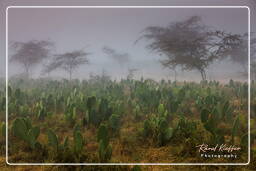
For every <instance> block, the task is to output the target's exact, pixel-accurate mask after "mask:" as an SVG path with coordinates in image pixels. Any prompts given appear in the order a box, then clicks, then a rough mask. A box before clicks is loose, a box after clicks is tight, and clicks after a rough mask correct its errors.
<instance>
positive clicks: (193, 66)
mask: <svg viewBox="0 0 256 171" xmlns="http://www.w3.org/2000/svg"><path fill="white" fill-rule="evenodd" d="M240 38H241V36H240V35H237V34H230V33H226V32H223V31H218V30H212V29H211V28H210V27H209V26H206V25H204V24H203V22H202V20H201V18H200V17H199V16H192V17H190V18H189V19H187V20H185V21H181V22H174V23H171V24H169V25H168V26H167V27H159V26H154V27H147V28H146V29H145V30H144V32H143V35H142V36H141V37H140V38H139V39H138V40H140V39H147V40H150V41H151V43H150V44H148V45H147V46H146V47H147V48H148V49H150V50H152V51H154V52H157V53H160V54H161V55H163V56H164V57H165V59H163V60H160V62H161V64H162V65H163V66H164V67H168V68H171V69H173V68H176V67H177V66H180V67H181V69H182V70H198V71H199V72H200V74H201V77H202V80H205V79H206V69H207V67H208V66H209V65H210V64H211V63H213V62H214V61H216V60H220V59H223V58H224V57H227V54H228V53H230V51H232V48H234V47H236V46H238V45H239V44H240V43H241V40H240ZM138 40H137V41H138ZM137 41H136V42H137Z"/></svg>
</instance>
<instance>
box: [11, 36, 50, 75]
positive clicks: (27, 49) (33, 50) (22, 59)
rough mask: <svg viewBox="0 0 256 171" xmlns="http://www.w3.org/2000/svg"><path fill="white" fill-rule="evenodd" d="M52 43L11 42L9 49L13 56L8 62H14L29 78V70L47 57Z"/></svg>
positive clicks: (42, 41)
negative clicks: (20, 66)
mask: <svg viewBox="0 0 256 171" xmlns="http://www.w3.org/2000/svg"><path fill="white" fill-rule="evenodd" d="M52 47H53V43H52V42H50V41H45V40H41V41H38V40H31V41H28V42H13V43H12V44H11V49H12V50H13V52H14V53H13V55H12V56H11V58H10V62H16V63H18V64H20V65H22V67H23V68H24V70H25V73H26V76H27V77H29V75H30V72H31V70H32V69H33V68H34V67H35V66H36V65H38V64H39V63H41V62H42V61H43V60H44V59H45V58H47V57H49V55H50V52H51V50H52Z"/></svg>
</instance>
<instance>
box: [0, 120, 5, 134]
mask: <svg viewBox="0 0 256 171" xmlns="http://www.w3.org/2000/svg"><path fill="white" fill-rule="evenodd" d="M0 134H1V136H2V137H5V135H6V124H5V122H1V123H0Z"/></svg>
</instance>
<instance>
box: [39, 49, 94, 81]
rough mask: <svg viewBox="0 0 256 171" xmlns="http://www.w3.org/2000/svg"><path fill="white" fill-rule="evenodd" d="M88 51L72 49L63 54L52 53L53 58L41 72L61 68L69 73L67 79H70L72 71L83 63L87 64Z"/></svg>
mask: <svg viewBox="0 0 256 171" xmlns="http://www.w3.org/2000/svg"><path fill="white" fill-rule="evenodd" d="M89 54H90V53H88V52H84V51H83V50H74V51H72V52H66V53H63V54H56V55H54V59H53V61H52V62H50V63H49V64H48V65H46V66H45V68H44V70H43V72H45V73H50V72H51V71H53V70H56V69H63V70H64V71H66V72H68V73H69V80H71V79H72V74H73V72H74V71H75V70H76V69H77V68H78V67H79V66H81V65H83V64H89V60H88V59H87V56H88V55H89Z"/></svg>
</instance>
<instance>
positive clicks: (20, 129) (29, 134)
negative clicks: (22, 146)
mask: <svg viewBox="0 0 256 171" xmlns="http://www.w3.org/2000/svg"><path fill="white" fill-rule="evenodd" d="M12 131H13V134H14V136H16V137H18V138H20V139H21V140H23V141H25V142H27V143H28V144H29V145H30V147H31V148H32V149H34V148H35V145H36V144H37V143H38V142H37V138H38V136H39V134H40V128H39V127H32V125H31V121H30V119H28V118H17V119H15V120H14V122H13V124H12Z"/></svg>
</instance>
